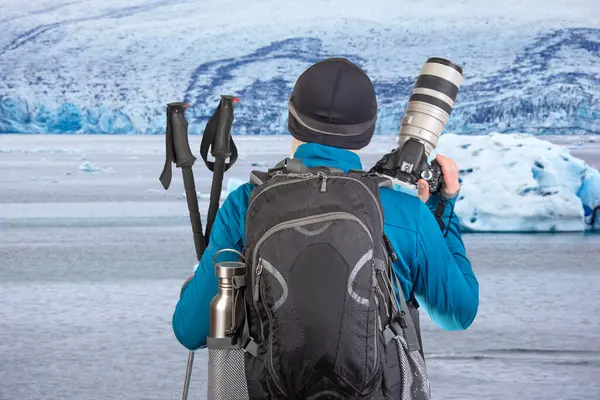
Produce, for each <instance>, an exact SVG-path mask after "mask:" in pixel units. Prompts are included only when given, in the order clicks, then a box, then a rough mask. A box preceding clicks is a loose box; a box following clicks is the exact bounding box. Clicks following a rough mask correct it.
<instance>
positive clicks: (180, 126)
mask: <svg viewBox="0 0 600 400" xmlns="http://www.w3.org/2000/svg"><path fill="white" fill-rule="evenodd" d="M187 107H188V104H185V103H181V102H176V103H169V104H167V132H166V144H167V154H166V160H165V166H164V169H163V172H162V173H161V175H160V178H159V180H160V182H161V184H162V185H163V187H164V188H165V190H167V189H169V186H170V185H171V178H172V171H171V163H175V164H176V166H177V167H179V168H181V172H182V175H183V186H184V188H185V198H186V200H187V204H188V210H189V212H190V222H191V224H192V232H193V234H194V247H195V248H196V258H197V259H198V262H200V260H201V258H202V254H203V253H204V250H205V249H206V241H205V240H204V236H203V235H202V219H201V218H200V211H199V209H198V196H197V195H196V183H195V181H194V172H193V171H192V166H193V165H194V162H195V161H196V157H195V156H194V154H193V153H192V150H191V149H190V144H189V141H188V123H187V120H186V119H185V115H184V112H185V109H186V108H187ZM193 365H194V352H193V351H190V352H189V355H188V362H187V368H186V371H185V382H184V386H183V395H182V396H183V397H182V398H183V399H184V400H186V399H187V397H188V392H189V388H190V380H191V376H192V367H193Z"/></svg>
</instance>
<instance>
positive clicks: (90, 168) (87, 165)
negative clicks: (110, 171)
mask: <svg viewBox="0 0 600 400" xmlns="http://www.w3.org/2000/svg"><path fill="white" fill-rule="evenodd" d="M79 169H80V170H82V171H83V172H103V171H105V170H104V169H103V168H100V167H99V166H97V165H94V164H92V163H91V162H89V161H85V162H84V163H83V164H81V165H80V166H79Z"/></svg>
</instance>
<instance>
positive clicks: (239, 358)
mask: <svg viewBox="0 0 600 400" xmlns="http://www.w3.org/2000/svg"><path fill="white" fill-rule="evenodd" d="M226 251H229V252H233V253H236V254H238V255H239V256H240V257H241V258H242V259H243V258H244V256H243V255H242V254H241V253H239V252H238V251H236V250H232V249H224V250H221V251H218V252H217V253H216V254H215V256H214V258H213V263H214V266H215V273H216V275H217V279H218V292H217V295H216V296H215V297H214V298H213V300H212V301H211V303H210V328H209V335H208V338H207V340H206V344H207V347H208V397H207V398H208V400H247V399H248V387H247V384H246V370H245V367H244V350H242V343H241V335H240V334H241V329H240V328H241V326H242V323H243V322H244V320H243V315H244V313H243V307H244V291H243V288H244V287H245V282H244V277H245V273H246V264H245V262H242V261H223V262H219V263H217V262H216V257H217V255H219V254H220V253H222V252H226Z"/></svg>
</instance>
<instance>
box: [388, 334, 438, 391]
mask: <svg viewBox="0 0 600 400" xmlns="http://www.w3.org/2000/svg"><path fill="white" fill-rule="evenodd" d="M394 340H395V341H396V348H397V349H398V355H399V358H400V371H401V373H402V389H401V393H402V395H401V397H400V398H401V399H402V400H429V399H430V398H431V394H430V386H429V378H428V376H427V368H426V366H425V361H424V360H423V357H422V356H421V353H419V351H418V350H413V351H410V350H409V349H408V344H407V342H406V340H405V339H404V337H402V336H399V335H398V336H396V337H395V338H394Z"/></svg>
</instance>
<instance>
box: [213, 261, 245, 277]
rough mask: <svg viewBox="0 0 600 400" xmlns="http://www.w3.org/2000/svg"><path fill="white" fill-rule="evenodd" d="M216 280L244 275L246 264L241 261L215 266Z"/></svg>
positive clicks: (224, 262) (220, 263) (225, 262)
mask: <svg viewBox="0 0 600 400" xmlns="http://www.w3.org/2000/svg"><path fill="white" fill-rule="evenodd" d="M215 272H216V274H217V277H218V278H229V279H230V278H232V277H233V276H235V275H244V274H245V273H246V264H245V263H243V262H241V261H223V262H219V263H216V264H215Z"/></svg>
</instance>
